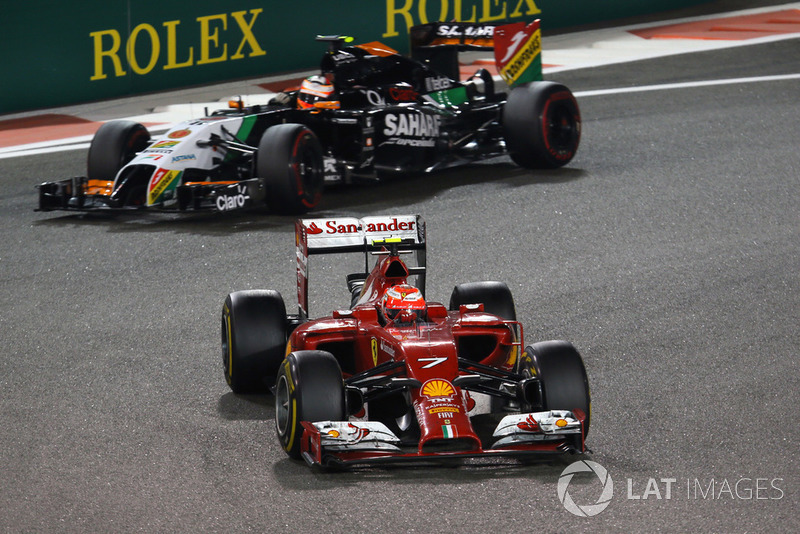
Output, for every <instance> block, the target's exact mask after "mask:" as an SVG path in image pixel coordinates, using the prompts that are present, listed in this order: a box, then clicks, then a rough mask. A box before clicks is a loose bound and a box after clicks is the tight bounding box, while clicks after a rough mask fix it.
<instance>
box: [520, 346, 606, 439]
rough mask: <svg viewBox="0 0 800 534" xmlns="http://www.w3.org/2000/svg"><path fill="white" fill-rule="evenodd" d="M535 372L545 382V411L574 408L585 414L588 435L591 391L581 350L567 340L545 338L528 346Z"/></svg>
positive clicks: (543, 384) (527, 351) (585, 428)
mask: <svg viewBox="0 0 800 534" xmlns="http://www.w3.org/2000/svg"><path fill="white" fill-rule="evenodd" d="M525 352H526V354H527V356H528V357H529V358H530V362H531V365H532V367H533V371H534V372H535V373H536V376H538V377H539V379H540V380H541V381H542V390H543V394H544V399H543V400H544V409H545V410H575V409H576V408H578V409H580V410H582V411H583V413H585V414H586V423H585V425H584V437H586V436H588V435H589V423H590V422H591V413H592V411H591V407H592V403H591V394H590V392H589V378H588V377H587V376H586V368H585V367H584V365H583V358H581V355H580V353H579V352H578V350H577V349H576V348H575V347H574V346H573V345H572V344H571V343H568V342H566V341H543V342H541V343H534V344H533V345H532V346H529V347H527V348H526V349H525Z"/></svg>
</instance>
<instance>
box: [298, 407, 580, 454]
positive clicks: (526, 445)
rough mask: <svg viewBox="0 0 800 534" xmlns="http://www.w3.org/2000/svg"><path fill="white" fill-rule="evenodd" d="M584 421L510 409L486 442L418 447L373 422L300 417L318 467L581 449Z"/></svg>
mask: <svg viewBox="0 0 800 534" xmlns="http://www.w3.org/2000/svg"><path fill="white" fill-rule="evenodd" d="M585 423H586V415H585V414H584V413H583V412H582V411H581V410H574V411H566V410H551V411H546V412H535V413H523V414H512V415H507V416H505V417H504V418H503V419H502V420H501V421H500V423H499V424H498V425H497V427H496V428H495V431H494V433H493V438H494V439H495V441H494V443H492V444H491V445H490V446H489V447H486V448H483V447H479V448H474V447H473V448H469V449H465V450H458V449H450V448H448V447H443V448H439V449H431V450H426V449H423V450H420V449H418V448H417V449H413V448H411V449H409V448H407V447H406V448H404V447H402V446H401V443H400V438H398V437H397V436H396V435H394V434H393V433H392V432H391V431H390V430H389V429H388V428H387V427H386V426H385V425H383V424H382V423H378V422H374V421H369V422H364V421H352V422H351V421H320V422H313V423H312V422H308V421H303V422H302V426H303V428H304V432H303V437H302V440H301V453H302V457H303V459H304V460H305V461H306V463H308V464H309V465H311V466H321V467H349V466H353V465H359V464H381V463H403V462H436V461H446V460H452V459H458V458H479V457H504V456H505V457H516V458H519V457H525V456H537V455H547V454H563V453H582V452H586V451H587V449H586V446H585V443H584V437H585V431H584V429H585Z"/></svg>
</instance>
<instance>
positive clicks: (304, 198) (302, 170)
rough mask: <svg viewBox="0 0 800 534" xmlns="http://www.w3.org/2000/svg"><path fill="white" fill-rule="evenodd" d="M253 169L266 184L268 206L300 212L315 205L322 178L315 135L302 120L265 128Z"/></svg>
mask: <svg viewBox="0 0 800 534" xmlns="http://www.w3.org/2000/svg"><path fill="white" fill-rule="evenodd" d="M256 173H257V174H258V176H259V177H261V178H262V179H263V180H264V182H265V184H266V186H267V206H269V208H270V210H272V211H274V212H276V213H282V214H300V213H306V212H307V211H309V210H312V209H314V208H315V207H316V206H317V204H318V203H319V201H320V198H322V188H323V185H324V180H325V175H324V170H323V158H322V147H321V145H320V143H319V140H318V139H317V136H316V135H314V132H312V131H311V130H309V129H308V128H307V127H305V126H303V125H302V124H278V125H276V126H272V127H270V128H267V130H266V131H265V132H264V135H263V136H262V137H261V141H260V142H259V144H258V154H257V155H256Z"/></svg>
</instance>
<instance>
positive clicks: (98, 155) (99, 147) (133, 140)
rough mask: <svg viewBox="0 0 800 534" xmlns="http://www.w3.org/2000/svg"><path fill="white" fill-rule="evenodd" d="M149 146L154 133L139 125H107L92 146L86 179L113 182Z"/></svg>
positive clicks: (125, 123) (121, 123) (124, 123)
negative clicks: (151, 133) (123, 168)
mask: <svg viewBox="0 0 800 534" xmlns="http://www.w3.org/2000/svg"><path fill="white" fill-rule="evenodd" d="M149 144H150V132H148V131H147V128H145V127H144V126H142V125H141V124H139V123H138V122H133V121H124V120H119V121H111V122H106V123H105V124H103V125H102V126H100V128H99V129H98V130H97V132H96V133H95V134H94V137H93V138H92V143H91V144H90V145H89V156H88V158H87V162H86V176H87V177H88V178H89V180H105V181H110V180H113V179H114V178H115V177H116V176H117V173H118V172H119V170H120V169H121V168H122V167H124V166H125V165H126V164H127V163H128V162H129V161H130V160H132V159H133V158H134V156H136V154H137V153H138V152H141V151H142V150H144V149H145V148H147V146H148V145H149Z"/></svg>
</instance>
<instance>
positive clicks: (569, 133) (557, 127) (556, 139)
mask: <svg viewBox="0 0 800 534" xmlns="http://www.w3.org/2000/svg"><path fill="white" fill-rule="evenodd" d="M551 105H552V109H550V110H549V113H547V116H546V117H545V122H544V130H545V136H544V137H545V141H546V143H547V145H548V147H549V148H550V151H551V152H552V153H554V154H559V155H561V154H572V153H573V151H574V145H575V140H574V139H575V135H576V133H575V130H576V121H575V117H574V116H573V113H572V110H571V109H570V107H569V106H568V105H567V104H566V103H564V102H558V103H555V104H551Z"/></svg>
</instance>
